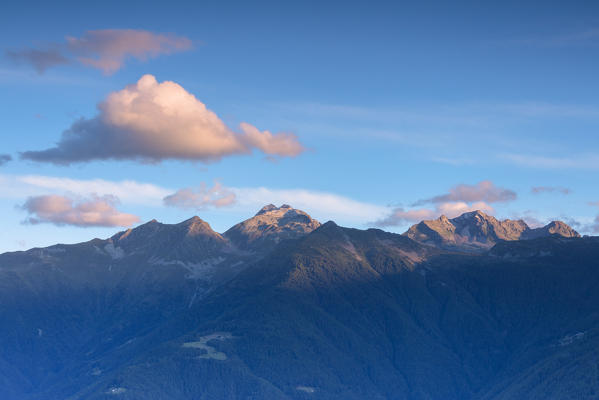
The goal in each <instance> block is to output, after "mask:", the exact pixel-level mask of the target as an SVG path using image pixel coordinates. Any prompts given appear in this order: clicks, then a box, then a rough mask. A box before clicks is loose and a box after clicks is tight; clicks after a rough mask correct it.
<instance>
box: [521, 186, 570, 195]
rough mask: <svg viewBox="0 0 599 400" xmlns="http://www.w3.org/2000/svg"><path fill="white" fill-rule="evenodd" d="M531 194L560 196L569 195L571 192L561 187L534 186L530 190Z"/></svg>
mask: <svg viewBox="0 0 599 400" xmlns="http://www.w3.org/2000/svg"><path fill="white" fill-rule="evenodd" d="M530 191H531V192H532V193H533V194H542V193H561V194H570V193H572V191H571V190H570V189H568V188H565V187H562V186H534V187H533V188H532V189H531V190H530Z"/></svg>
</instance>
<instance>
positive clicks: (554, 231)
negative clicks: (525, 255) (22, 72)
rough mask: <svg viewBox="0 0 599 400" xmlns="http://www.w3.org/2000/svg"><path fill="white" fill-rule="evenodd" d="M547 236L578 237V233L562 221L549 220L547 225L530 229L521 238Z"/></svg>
mask: <svg viewBox="0 0 599 400" xmlns="http://www.w3.org/2000/svg"><path fill="white" fill-rule="evenodd" d="M547 236H562V237H567V238H578V237H580V234H579V233H578V232H576V231H575V230H574V229H572V228H571V227H570V226H569V225H568V224H566V223H564V222H562V221H551V222H550V223H548V224H547V225H545V226H543V227H540V228H535V229H531V230H529V231H528V232H526V234H525V235H524V236H523V239H536V238H539V237H547Z"/></svg>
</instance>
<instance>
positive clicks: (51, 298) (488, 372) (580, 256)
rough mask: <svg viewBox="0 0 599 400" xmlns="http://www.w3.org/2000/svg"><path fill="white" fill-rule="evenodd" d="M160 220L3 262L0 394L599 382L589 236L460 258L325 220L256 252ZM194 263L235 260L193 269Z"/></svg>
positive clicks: (443, 391) (379, 392)
mask: <svg viewBox="0 0 599 400" xmlns="http://www.w3.org/2000/svg"><path fill="white" fill-rule="evenodd" d="M287 211H289V210H284V212H283V213H282V214H283V215H284V214H285V213H286V212H287ZM267 212H268V211H267ZM156 224H157V223H156V222H151V223H149V224H145V225H142V226H140V227H138V228H136V229H134V230H132V231H131V232H129V233H127V232H125V233H120V234H117V235H115V236H113V237H112V238H111V239H108V240H98V239H96V240H93V241H90V242H87V243H81V244H78V245H70V246H65V245H57V246H53V247H50V248H47V249H33V250H30V251H28V252H20V253H7V254H3V255H0V304H2V313H0V337H2V342H1V343H0V397H1V398H3V399H7V400H34V399H36V400H37V399H39V400H46V399H72V400H74V399H81V400H83V399H85V400H91V399H103V400H107V399H117V398H120V399H128V400H133V399H135V400H137V399H144V400H146V399H147V400H152V399H160V400H162V399H172V400H183V399H189V398H201V399H238V398H261V399H309V398H319V399H364V398H369V399H370V398H372V399H387V398H393V399H410V400H416V399H444V400H445V399H448V400H452V399H465V400H468V399H486V400H490V399H511V398H527V399H564V398H576V399H592V398H595V397H596V393H599V380H598V379H597V376H596V373H595V372H594V371H595V369H594V368H595V367H594V366H596V365H597V362H599V353H598V352H597V351H596V350H595V349H597V348H599V312H598V311H597V307H596V305H597V304H599V292H598V291H597V290H596V287H597V285H599V268H598V267H599V266H598V264H597V261H596V260H597V259H599V239H597V238H564V237H560V236H550V237H540V238H536V239H531V240H515V241H507V240H503V241H500V242H498V243H497V244H496V245H495V246H494V247H493V248H492V249H491V250H490V251H488V252H487V253H485V254H470V253H462V254H460V253H456V252H447V251H444V250H441V249H438V248H435V247H432V246H428V245H424V244H420V243H418V242H416V241H414V240H412V239H410V238H409V237H407V236H405V235H397V234H392V233H387V232H383V231H381V230H377V229H369V230H365V231H362V230H356V229H348V228H343V227H339V226H337V225H336V224H335V223H333V222H327V223H325V224H323V225H321V226H319V227H317V228H316V229H314V230H312V231H311V232H310V233H308V234H303V235H298V236H297V237H296V238H294V239H292V238H286V239H281V240H279V243H278V244H273V243H272V242H271V243H270V244H269V245H268V246H265V248H269V250H268V251H266V252H264V253H260V255H258V253H257V251H258V249H260V248H261V246H255V247H254V246H250V247H249V248H250V249H251V251H246V250H243V249H240V248H239V247H238V246H237V244H235V243H232V241H230V240H229V239H228V238H227V236H226V235H219V234H217V233H215V232H213V231H212V230H211V229H208V227H207V224H205V223H203V222H202V221H201V220H199V219H196V218H194V219H191V220H188V221H185V222H183V223H182V224H175V225H165V224H158V225H156ZM283 225H284V224H283ZM277 226H278V225H277ZM148 244H151V245H148ZM106 246H108V249H110V250H108V249H106ZM111 246H112V247H111ZM119 249H120V250H119ZM196 250H197V252H196ZM202 257H208V258H209V259H213V258H214V257H217V258H218V257H222V258H225V259H226V260H230V262H231V264H227V263H228V262H229V261H223V262H222V263H218V264H214V265H213V266H212V267H211V268H212V270H220V269H221V268H222V267H223V266H225V267H226V266H227V265H230V266H232V265H235V264H236V263H238V262H242V263H243V267H240V269H238V270H235V271H233V272H232V273H231V274H230V275H229V274H225V275H227V276H228V278H226V279H225V278H224V277H223V278H222V279H219V280H215V279H208V278H207V277H206V275H205V274H203V275H193V274H191V273H190V270H189V268H190V267H189V265H190V264H194V265H195V264H201V262H202ZM228 257H229V258H228ZM234 259H236V260H237V261H235V262H233V260H234ZM225 269H226V268H225ZM548 377H551V379H552V380H551V381H548Z"/></svg>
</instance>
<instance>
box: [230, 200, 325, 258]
mask: <svg viewBox="0 0 599 400" xmlns="http://www.w3.org/2000/svg"><path fill="white" fill-rule="evenodd" d="M319 226H320V222H318V221H316V220H315V219H312V218H311V217H310V216H309V215H308V214H306V213H305V212H303V211H301V210H296V209H295V208H293V207H291V206H289V205H287V204H283V205H282V206H281V207H276V206H275V205H273V204H268V205H266V206H264V207H262V209H261V210H260V211H258V213H257V214H256V215H255V216H253V217H252V218H250V219H247V220H245V221H243V222H241V223H239V224H237V225H235V226H233V227H232V228H230V229H229V230H228V231H226V232H225V233H224V237H225V238H227V239H229V240H230V241H231V243H233V244H234V245H235V246H237V247H238V248H240V249H243V250H264V249H267V248H271V247H274V246H275V245H276V244H277V243H279V242H280V241H281V240H285V239H296V238H299V237H301V236H304V235H306V234H308V233H310V232H312V231H313V230H315V229H316V228H318V227H319Z"/></svg>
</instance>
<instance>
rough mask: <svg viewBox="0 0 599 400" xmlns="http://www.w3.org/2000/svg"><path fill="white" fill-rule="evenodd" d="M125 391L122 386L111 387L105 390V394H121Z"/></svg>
mask: <svg viewBox="0 0 599 400" xmlns="http://www.w3.org/2000/svg"><path fill="white" fill-rule="evenodd" d="M126 391H127V389H126V388H124V387H111V388H110V389H108V391H106V394H123V393H125V392H126Z"/></svg>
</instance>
